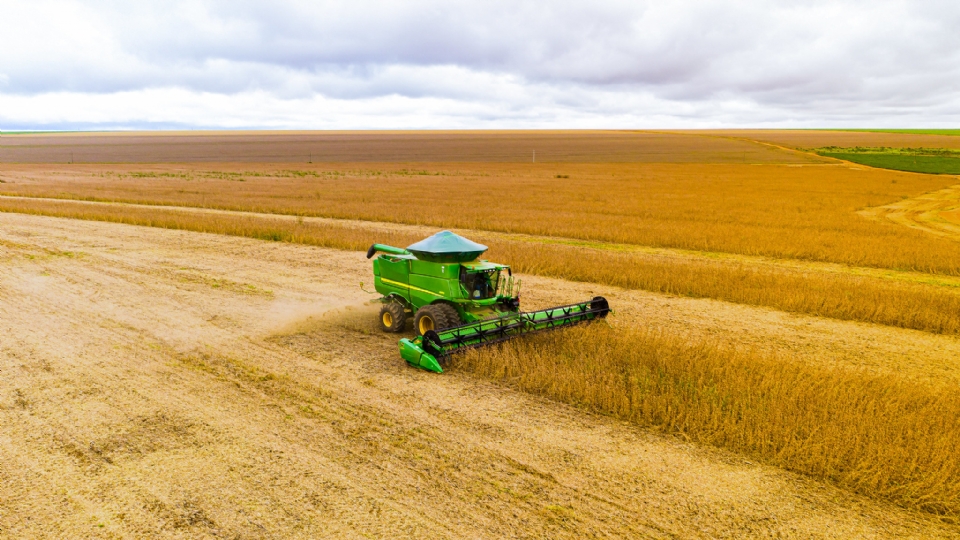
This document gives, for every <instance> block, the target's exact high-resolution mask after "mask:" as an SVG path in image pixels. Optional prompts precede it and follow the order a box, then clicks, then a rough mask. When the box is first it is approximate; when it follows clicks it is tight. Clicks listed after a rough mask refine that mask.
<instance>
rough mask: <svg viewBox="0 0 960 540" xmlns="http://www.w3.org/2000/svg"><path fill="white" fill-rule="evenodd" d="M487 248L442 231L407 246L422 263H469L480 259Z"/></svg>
mask: <svg viewBox="0 0 960 540" xmlns="http://www.w3.org/2000/svg"><path fill="white" fill-rule="evenodd" d="M486 250H487V246H485V245H483V244H478V243H476V242H473V241H471V240H467V239H466V238H464V237H462V236H460V235H459V234H454V233H452V232H450V231H441V232H438V233H437V234H435V235H433V236H431V237H429V238H427V239H424V240H421V241H419V242H417V243H415V244H411V245H409V246H407V251H409V252H411V253H413V254H414V255H416V257H417V258H418V259H420V260H422V261H432V262H467V261H472V260H474V259H476V258H477V257H479V256H480V255H481V254H482V253H483V252H484V251H486Z"/></svg>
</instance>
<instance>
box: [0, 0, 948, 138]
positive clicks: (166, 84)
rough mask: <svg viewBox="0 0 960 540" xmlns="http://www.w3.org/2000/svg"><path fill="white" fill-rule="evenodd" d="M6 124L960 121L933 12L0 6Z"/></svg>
mask: <svg viewBox="0 0 960 540" xmlns="http://www.w3.org/2000/svg"><path fill="white" fill-rule="evenodd" d="M0 14H2V16H0V35H2V36H3V46H2V47H0V129H2V130H18V129H131V128H156V129H175V128H188V129H190V128H270V129H273V128H277V129H370V128H373V129H394V128H483V129H486V128H591V127H596V128H668V127H677V128H681V127H689V128H696V127H751V126H756V127H870V126H876V127H960V3H957V2H956V1H953V0H945V1H884V0H872V1H837V0H834V1H823V2H819V1H809V2H804V1H786V0H785V1H780V2H772V1H770V2H767V1H762V0H742V1H710V0H701V1H681V0H670V1H664V0H659V1H644V0H633V1H625V2H620V1H609V2H605V1H602V0H592V1H589V2H587V1H583V2H568V1H563V0H554V1H538V2H527V1H523V0H511V1H503V2H501V1H496V0H484V1H479V0H473V1H464V2H458V1H456V0H444V1H420V0H404V1H393V2H377V1H364V0H351V1H346V2H340V1H322V0H311V1H306V0H303V1H301V0H271V1H269V2H267V1H253V0H193V1H183V2H178V1H175V0H168V1H162V2H161V1H152V0H139V1H130V0H126V1H119V0H117V1H110V0H103V1H70V0H50V1H48V0H0Z"/></svg>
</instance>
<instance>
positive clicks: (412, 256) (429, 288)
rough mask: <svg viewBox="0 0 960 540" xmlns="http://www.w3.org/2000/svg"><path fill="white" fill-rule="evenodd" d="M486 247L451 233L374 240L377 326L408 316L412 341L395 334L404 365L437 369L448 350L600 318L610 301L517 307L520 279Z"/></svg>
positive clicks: (398, 328)
mask: <svg viewBox="0 0 960 540" xmlns="http://www.w3.org/2000/svg"><path fill="white" fill-rule="evenodd" d="M486 250H487V246H484V245H481V244H477V243H476V242H471V241H470V240H467V239H466V238H464V237H462V236H459V235H456V234H454V233H452V232H450V231H443V232H440V233H437V234H435V235H433V236H431V237H430V238H427V239H426V240H422V241H420V242H417V243H415V244H413V245H411V246H409V247H407V248H406V249H401V248H396V247H391V246H385V245H383V244H373V245H372V246H370V249H369V250H368V251H367V258H368V259H370V258H372V257H373V256H374V255H375V254H377V253H378V252H379V253H381V255H380V256H379V257H377V258H376V259H374V261H373V276H374V285H375V287H376V290H377V292H378V293H380V294H382V295H383V298H381V299H380V301H381V302H382V303H383V307H382V308H381V309H380V325H381V326H382V328H383V330H384V331H386V332H402V331H403V329H404V326H405V324H406V321H407V318H408V317H409V316H411V315H413V327H414V329H416V331H417V337H416V338H414V339H412V340H411V339H401V340H400V356H402V357H403V359H404V360H406V361H407V362H408V363H409V364H411V365H413V366H416V367H419V368H422V369H426V370H429V371H434V372H437V373H442V372H443V369H442V368H441V367H440V361H441V360H442V359H444V358H446V357H447V356H449V355H450V354H452V353H455V352H457V351H461V350H464V349H468V348H473V347H481V346H484V345H490V344H493V343H499V342H501V341H505V340H507V339H510V338H513V337H516V336H520V335H523V334H530V333H533V332H540V331H544V330H551V329H554V328H560V327H565V326H571V325H574V324H577V323H582V322H587V321H592V320H595V319H602V318H604V317H606V316H607V314H608V313H609V312H610V306H609V305H608V304H607V301H606V299H604V298H603V297H601V296H598V297H596V298H594V299H593V300H589V301H587V302H581V303H579V304H570V305H568V306H559V307H555V308H550V309H544V310H540V311H530V312H526V313H523V312H521V311H520V280H514V278H513V272H511V271H510V267H509V266H507V265H504V264H497V263H492V262H489V261H486V260H482V259H479V257H480V255H481V254H483V252H484V251H486Z"/></svg>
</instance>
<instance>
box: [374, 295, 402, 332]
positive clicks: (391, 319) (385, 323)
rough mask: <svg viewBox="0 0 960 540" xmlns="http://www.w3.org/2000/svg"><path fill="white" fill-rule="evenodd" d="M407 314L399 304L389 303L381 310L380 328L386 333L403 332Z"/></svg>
mask: <svg viewBox="0 0 960 540" xmlns="http://www.w3.org/2000/svg"><path fill="white" fill-rule="evenodd" d="M406 323H407V312H406V311H404V309H403V306H401V305H400V303H399V302H387V303H386V304H384V305H383V307H381V308H380V328H381V329H382V330H383V331H384V332H393V333H397V332H403V327H404V325H405V324H406Z"/></svg>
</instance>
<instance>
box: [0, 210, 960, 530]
mask: <svg viewBox="0 0 960 540" xmlns="http://www.w3.org/2000/svg"><path fill="white" fill-rule="evenodd" d="M0 264H2V266H3V272H2V273H0V324H2V330H3V334H2V335H3V338H2V339H0V536H5V537H11V538H12V537H103V538H112V537H145V536H164V537H171V538H194V537H230V538H315V537H338V538H365V537H366V538H370V537H374V538H388V537H399V538H404V537H414V536H418V537H431V538H433V537H437V538H501V537H549V538H555V537H576V538H582V537H630V538H643V537H649V538H664V537H677V536H679V537H692V538H720V537H729V538H742V537H765V538H768V537H820V538H894V537H897V538H903V537H914V538H928V537H956V536H960V528H958V527H957V526H953V525H945V524H941V523H939V522H937V521H935V520H934V519H932V518H931V517H929V516H925V515H921V514H915V513H911V512H907V511H904V510H901V509H898V508H896V507H893V506H889V505H886V504H884V503H881V502H877V501H873V500H870V499H865V498H862V497H856V496H853V495H850V494H848V493H846V492H844V491H842V490H838V489H835V488H833V487H830V486H827V485H823V484H820V483H817V482H813V481H811V480H809V479H806V478H803V477H800V476H797V475H794V474H790V473H787V472H784V471H782V470H779V469H777V468H773V467H768V466H764V465H760V464H756V463H751V462H749V461H747V460H744V459H743V458H740V457H738V456H736V455H733V454H730V453H727V452H723V451H719V450H714V449H709V448H702V447H698V446H695V445H692V444H689V443H686V442H684V441H682V440H678V439H677V438H674V437H669V436H663V435H660V434H657V433H655V432H651V431H649V430H644V429H640V428H637V427H634V426H631V425H629V424H626V423H623V422H619V421H614V420H612V419H609V418H605V417H599V416H595V415H590V414H586V413H583V412H580V411H577V410H575V409H572V408H570V407H567V406H563V405H559V404H556V403H553V402H549V401H546V400H542V399H539V398H537V397H533V396H529V395H526V394H523V393H519V392H514V391H511V390H509V389H504V388H502V387H499V386H496V385H492V384H490V383H487V382H484V381H480V380H476V379H474V378H472V377H469V376H467V375H464V374H460V373H458V372H457V371H456V369H451V370H449V371H448V372H447V373H445V374H443V375H435V374H430V373H426V372H422V371H418V370H414V369H412V368H408V367H406V366H405V365H404V364H403V362H402V361H401V360H400V358H399V356H398V355H397V353H396V349H395V347H396V345H395V338H394V337H388V336H385V335H383V334H381V333H379V332H378V331H376V330H375V326H374V321H373V315H372V313H370V307H368V306H366V304H365V303H366V302H367V300H368V299H369V296H368V295H367V294H365V293H364V292H362V291H361V290H360V288H359V286H358V283H359V282H360V281H363V280H365V279H369V275H368V273H369V261H367V260H366V259H364V258H363V256H362V254H359V253H352V252H342V251H335V250H327V249H321V248H313V247H308V246H302V245H291V244H281V243H270V242H261V241H256V240H249V239H244V238H235V237H224V236H217V235H208V234H198V233H191V232H183V231H169V230H162V229H151V228H143V227H133V226H126V225H117V224H108V223H96V222H84V221H73V220H64V219H57V218H47V217H36V216H27V215H16V214H3V215H0ZM525 281H526V283H525V286H524V288H525V291H526V293H525V302H526V303H527V306H528V307H535V306H537V305H545V304H552V303H558V302H561V301H573V300H578V299H581V298H589V297H591V296H593V295H594V294H596V293H603V294H605V295H607V296H608V297H609V298H610V300H611V303H612V304H613V306H614V307H615V308H617V310H618V313H617V315H616V317H615V319H614V321H613V323H614V324H650V323H651V321H655V322H656V324H658V325H677V327H678V328H679V327H682V328H690V331H691V332H695V333H702V334H705V335H717V336H722V337H723V338H724V339H727V340H733V341H734V342H735V343H739V344H742V345H743V346H754V347H770V346H774V347H777V348H783V347H786V348H788V349H795V350H797V351H800V353H801V354H803V355H808V356H810V357H811V358H813V357H817V358H821V359H822V358H832V357H836V358H840V357H844V355H846V356H848V357H850V358H853V357H857V356H858V355H859V357H861V358H867V359H868V358H870V355H871V354H874V355H876V357H877V358H882V357H887V356H888V355H891V354H900V355H902V356H903V357H904V358H910V357H914V356H918V355H919V356H923V355H924V354H926V355H927V357H928V359H930V361H934V360H936V358H940V359H941V360H943V363H944V365H945V366H946V367H945V368H944V369H945V370H947V371H950V370H952V369H955V366H952V367H951V365H950V362H949V361H948V360H949V359H950V358H955V357H956V356H957V354H956V353H957V352H958V350H960V344H958V341H957V340H956V339H955V338H950V337H944V336H935V335H930V334H924V333H921V332H911V331H901V330H896V329H890V328H882V329H880V328H877V327H873V326H871V325H862V324H856V323H843V322H837V321H830V320H823V319H818V318H814V317H803V316H793V315H785V314H782V313H778V312H774V311H772V310H765V309H758V308H751V307H746V306H738V305H731V304H724V303H721V302H716V301H710V300H691V299H681V298H672V297H667V296H661V295H654V294H649V293H642V292H635V291H622V290H615V289H611V288H603V290H600V289H599V288H598V286H596V285H591V284H577V283H567V282H562V281H558V280H549V279H543V278H533V277H528V278H525ZM785 329H789V331H785ZM774 336H779V337H777V338H774ZM774 339H778V340H781V342H776V343H775V342H773V341H772V340H774ZM830 355H833V356H830Z"/></svg>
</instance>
